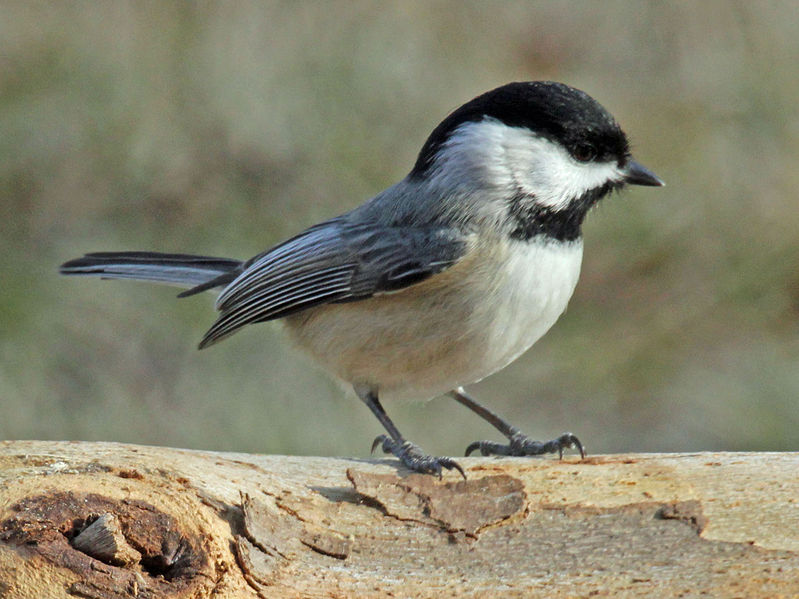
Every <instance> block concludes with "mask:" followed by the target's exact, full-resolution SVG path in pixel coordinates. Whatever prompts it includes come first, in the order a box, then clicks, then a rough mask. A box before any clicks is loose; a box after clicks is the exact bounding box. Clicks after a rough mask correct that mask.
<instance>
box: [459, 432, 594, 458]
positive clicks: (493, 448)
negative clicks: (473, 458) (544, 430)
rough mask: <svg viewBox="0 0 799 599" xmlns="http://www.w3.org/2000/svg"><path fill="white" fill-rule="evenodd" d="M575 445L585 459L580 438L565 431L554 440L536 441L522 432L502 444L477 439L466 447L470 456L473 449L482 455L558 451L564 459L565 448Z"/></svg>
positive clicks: (534, 453) (532, 453)
mask: <svg viewBox="0 0 799 599" xmlns="http://www.w3.org/2000/svg"><path fill="white" fill-rule="evenodd" d="M569 447H574V448H576V449H577V450H578V451H579V452H580V458H581V459H585V448H584V447H583V444H582V443H581V442H580V440H579V439H578V438H577V437H576V436H575V435H573V434H572V433H563V434H562V435H561V436H560V437H558V438H557V439H553V440H552V441H534V440H533V439H531V438H530V437H528V436H527V435H525V434H522V433H521V432H515V433H513V434H512V435H511V437H510V440H509V443H507V444H502V443H496V442H494V441H475V442H474V443H471V444H470V445H469V446H468V447H467V448H466V455H467V456H468V455H469V454H470V453H472V452H473V451H475V450H477V449H479V450H480V453H481V454H482V455H485V456H488V455H506V456H531V455H542V454H545V453H557V454H558V458H559V459H563V450H564V449H567V448H569Z"/></svg>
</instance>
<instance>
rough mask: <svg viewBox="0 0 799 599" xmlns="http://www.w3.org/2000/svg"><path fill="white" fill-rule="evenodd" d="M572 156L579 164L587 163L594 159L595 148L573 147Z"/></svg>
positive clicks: (585, 146) (582, 145)
mask: <svg viewBox="0 0 799 599" xmlns="http://www.w3.org/2000/svg"><path fill="white" fill-rule="evenodd" d="M573 154H574V157H575V158H576V159H577V160H579V161H580V162H589V161H591V160H593V159H594V158H596V148H594V146H592V145H591V144H586V143H582V144H578V145H577V146H575V148H574V152H573Z"/></svg>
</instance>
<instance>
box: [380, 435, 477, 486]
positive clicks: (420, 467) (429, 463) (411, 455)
mask: <svg viewBox="0 0 799 599" xmlns="http://www.w3.org/2000/svg"><path fill="white" fill-rule="evenodd" d="M378 445H382V448H383V452H384V453H390V454H393V455H394V456H395V457H397V458H398V459H399V461H400V462H402V463H403V464H404V465H405V467H406V468H408V469H409V470H413V471H414V472H420V473H422V474H435V475H436V476H438V478H441V470H442V468H446V469H447V470H457V471H458V472H460V473H461V476H462V477H463V478H464V479H465V478H466V473H464V471H463V468H461V467H460V464H458V462H456V461H455V460H453V459H452V458H437V457H435V456H431V455H427V454H426V453H424V452H423V451H422V449H421V448H420V447H419V446H418V445H415V444H413V443H411V442H410V441H403V440H400V441H395V440H394V439H392V438H391V437H389V436H388V435H379V436H378V437H377V438H376V439H375V440H374V443H372V451H374V450H375V448H376V447H377V446H378Z"/></svg>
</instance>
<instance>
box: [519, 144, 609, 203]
mask: <svg viewBox="0 0 799 599" xmlns="http://www.w3.org/2000/svg"><path fill="white" fill-rule="evenodd" d="M530 137H531V138H530V139H528V140H527V144H526V146H527V147H526V148H522V147H519V148H514V149H513V150H510V151H509V152H508V157H509V164H511V165H512V166H511V168H512V169H514V171H515V173H516V180H517V182H518V183H519V187H521V189H522V191H524V192H526V193H530V194H532V195H534V196H535V199H536V203H537V204H541V205H542V206H547V207H549V208H552V209H554V210H562V209H564V208H567V207H568V205H569V203H570V202H571V201H572V200H574V199H576V198H579V197H581V196H582V195H583V194H585V193H586V192H588V191H591V190H592V189H596V188H598V187H602V186H603V185H605V184H606V183H608V182H610V181H621V180H622V179H623V178H624V174H623V173H622V172H621V169H619V167H618V165H617V164H616V163H615V162H578V161H577V160H575V159H574V158H572V157H571V156H570V155H569V153H568V152H567V151H566V150H565V149H564V148H563V147H562V146H560V145H558V144H555V143H553V142H551V141H549V140H546V139H542V138H540V137H533V136H530Z"/></svg>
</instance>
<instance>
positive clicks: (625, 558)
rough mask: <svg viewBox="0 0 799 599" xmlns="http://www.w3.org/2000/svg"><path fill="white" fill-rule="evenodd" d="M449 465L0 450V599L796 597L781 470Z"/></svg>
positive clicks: (796, 570)
mask: <svg viewBox="0 0 799 599" xmlns="http://www.w3.org/2000/svg"><path fill="white" fill-rule="evenodd" d="M460 462H461V464H462V465H463V466H464V468H465V469H466V471H467V475H468V480H467V481H463V480H461V479H460V477H459V476H458V475H457V474H452V473H448V474H447V475H445V476H444V479H443V480H442V481H438V480H437V479H434V478H432V477H427V476H420V475H410V476H408V475H407V473H403V472H401V471H400V470H399V469H398V468H397V465H396V462H395V461H393V460H388V459H387V460H356V459H349V460H348V459H334V458H315V457H288V456H262V455H244V454H230V453H212V452H200V451H188V450H181V449H167V448H158V447H143V446H133V445H123V444H115V443H79V442H38V441H6V442H2V443H0V598H2V599H8V598H15V599H16V598H29V597H42V598H50V597H53V598H55V597H59V598H60V597H75V596H78V597H102V598H104V599H105V598H111V599H115V598H121V597H196V598H201V597H215V598H223V597H241V598H251V597H389V596H393V597H436V598H441V597H585V596H605V597H638V596H641V597H676V596H699V595H701V594H703V593H704V594H705V595H706V596H713V597H728V596H729V597H792V596H799V454H795V453H749V454H738V453H713V454H711V453H705V454H691V455H688V454H675V455H655V454H644V455H610V456H594V457H589V458H588V459H586V460H585V461H582V462H581V461H579V460H578V459H577V458H575V457H573V456H569V457H567V458H565V459H564V460H563V461H561V462H559V461H557V460H556V459H490V458H461V459H460ZM101 517H104V520H103V521H102V522H101V523H100V524H96V525H95V529H94V530H89V531H88V532H86V529H87V528H88V527H89V526H91V525H92V523H93V522H95V521H96V520H98V519H99V518H101ZM81 533H83V535H84V538H83V542H85V541H86V540H87V539H86V535H88V537H89V541H90V542H89V545H88V549H87V546H86V545H85V544H84V543H83V542H81V541H79V542H78V543H77V545H78V547H79V548H80V549H79V548H78V547H76V546H75V538H76V537H77V536H80V535H81ZM92 538H95V539H96V540H95V541H92ZM93 542H96V543H99V544H100V545H101V546H102V547H105V548H106V549H105V550H104V551H105V553H104V552H103V551H100V552H99V553H98V552H97V551H95V550H92V549H91V547H92V546H93V545H92V543H93ZM81 549H82V550H81Z"/></svg>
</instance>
